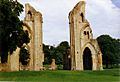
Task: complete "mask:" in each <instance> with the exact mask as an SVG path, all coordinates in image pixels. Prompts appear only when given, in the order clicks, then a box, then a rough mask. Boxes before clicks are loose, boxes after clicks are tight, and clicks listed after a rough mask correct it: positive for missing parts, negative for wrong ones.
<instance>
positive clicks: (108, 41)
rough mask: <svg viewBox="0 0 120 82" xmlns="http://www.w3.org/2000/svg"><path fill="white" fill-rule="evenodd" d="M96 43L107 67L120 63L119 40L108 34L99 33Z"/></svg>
mask: <svg viewBox="0 0 120 82" xmlns="http://www.w3.org/2000/svg"><path fill="white" fill-rule="evenodd" d="M97 41H98V44H99V46H100V49H101V51H102V54H103V64H104V65H106V68H108V66H109V65H111V67H113V65H114V64H117V65H118V64H119V63H120V60H119V59H120V40H119V39H114V38H112V37H110V36H109V35H101V36H99V37H98V38H97Z"/></svg>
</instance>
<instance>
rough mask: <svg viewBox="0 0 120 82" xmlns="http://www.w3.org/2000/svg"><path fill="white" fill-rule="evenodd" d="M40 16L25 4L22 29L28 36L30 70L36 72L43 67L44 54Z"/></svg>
mask: <svg viewBox="0 0 120 82" xmlns="http://www.w3.org/2000/svg"><path fill="white" fill-rule="evenodd" d="M42 22H43V20H42V14H41V13H40V12H38V11H36V10H35V9H34V8H33V7H32V6H30V5H29V4H25V19H24V29H25V27H27V30H28V31H29V34H30V39H31V40H30V43H29V44H28V49H29V51H30V63H29V66H30V69H31V70H35V71H38V70H40V68H41V67H43V62H44V54H43V45H42Z"/></svg>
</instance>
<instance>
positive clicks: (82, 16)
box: [80, 13, 84, 22]
mask: <svg viewBox="0 0 120 82" xmlns="http://www.w3.org/2000/svg"><path fill="white" fill-rule="evenodd" d="M80 16H81V18H82V22H83V21H84V15H83V13H81V15H80Z"/></svg>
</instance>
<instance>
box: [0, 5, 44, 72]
mask: <svg viewBox="0 0 120 82" xmlns="http://www.w3.org/2000/svg"><path fill="white" fill-rule="evenodd" d="M23 30H24V31H28V33H29V38H30V42H29V43H28V44H27V45H26V44H24V45H23V46H24V47H25V48H27V49H28V51H29V53H30V61H29V64H28V65H26V66H24V65H21V63H20V62H19V53H20V48H17V49H16V51H14V52H13V54H11V55H9V56H8V62H7V63H6V64H0V66H2V67H0V70H6V71H19V70H24V69H25V70H34V71H39V70H40V69H41V67H42V66H43V62H44V54H43V45H42V14H41V13H40V12H38V11H36V10H35V9H34V8H33V7H32V6H30V5H29V4H25V18H24V21H23ZM5 66H6V67H5Z"/></svg>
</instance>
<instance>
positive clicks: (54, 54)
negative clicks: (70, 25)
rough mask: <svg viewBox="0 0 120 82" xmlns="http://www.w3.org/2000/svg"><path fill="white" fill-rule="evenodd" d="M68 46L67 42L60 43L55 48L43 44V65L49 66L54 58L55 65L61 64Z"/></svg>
mask: <svg viewBox="0 0 120 82" xmlns="http://www.w3.org/2000/svg"><path fill="white" fill-rule="evenodd" d="M68 48H69V44H68V42H67V41H63V42H61V43H60V44H59V45H58V46H57V47H54V46H50V45H45V44H43V51H44V54H45V61H44V64H50V63H51V60H52V59H53V58H54V59H55V61H56V64H63V55H65V54H66V53H67V49H68Z"/></svg>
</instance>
